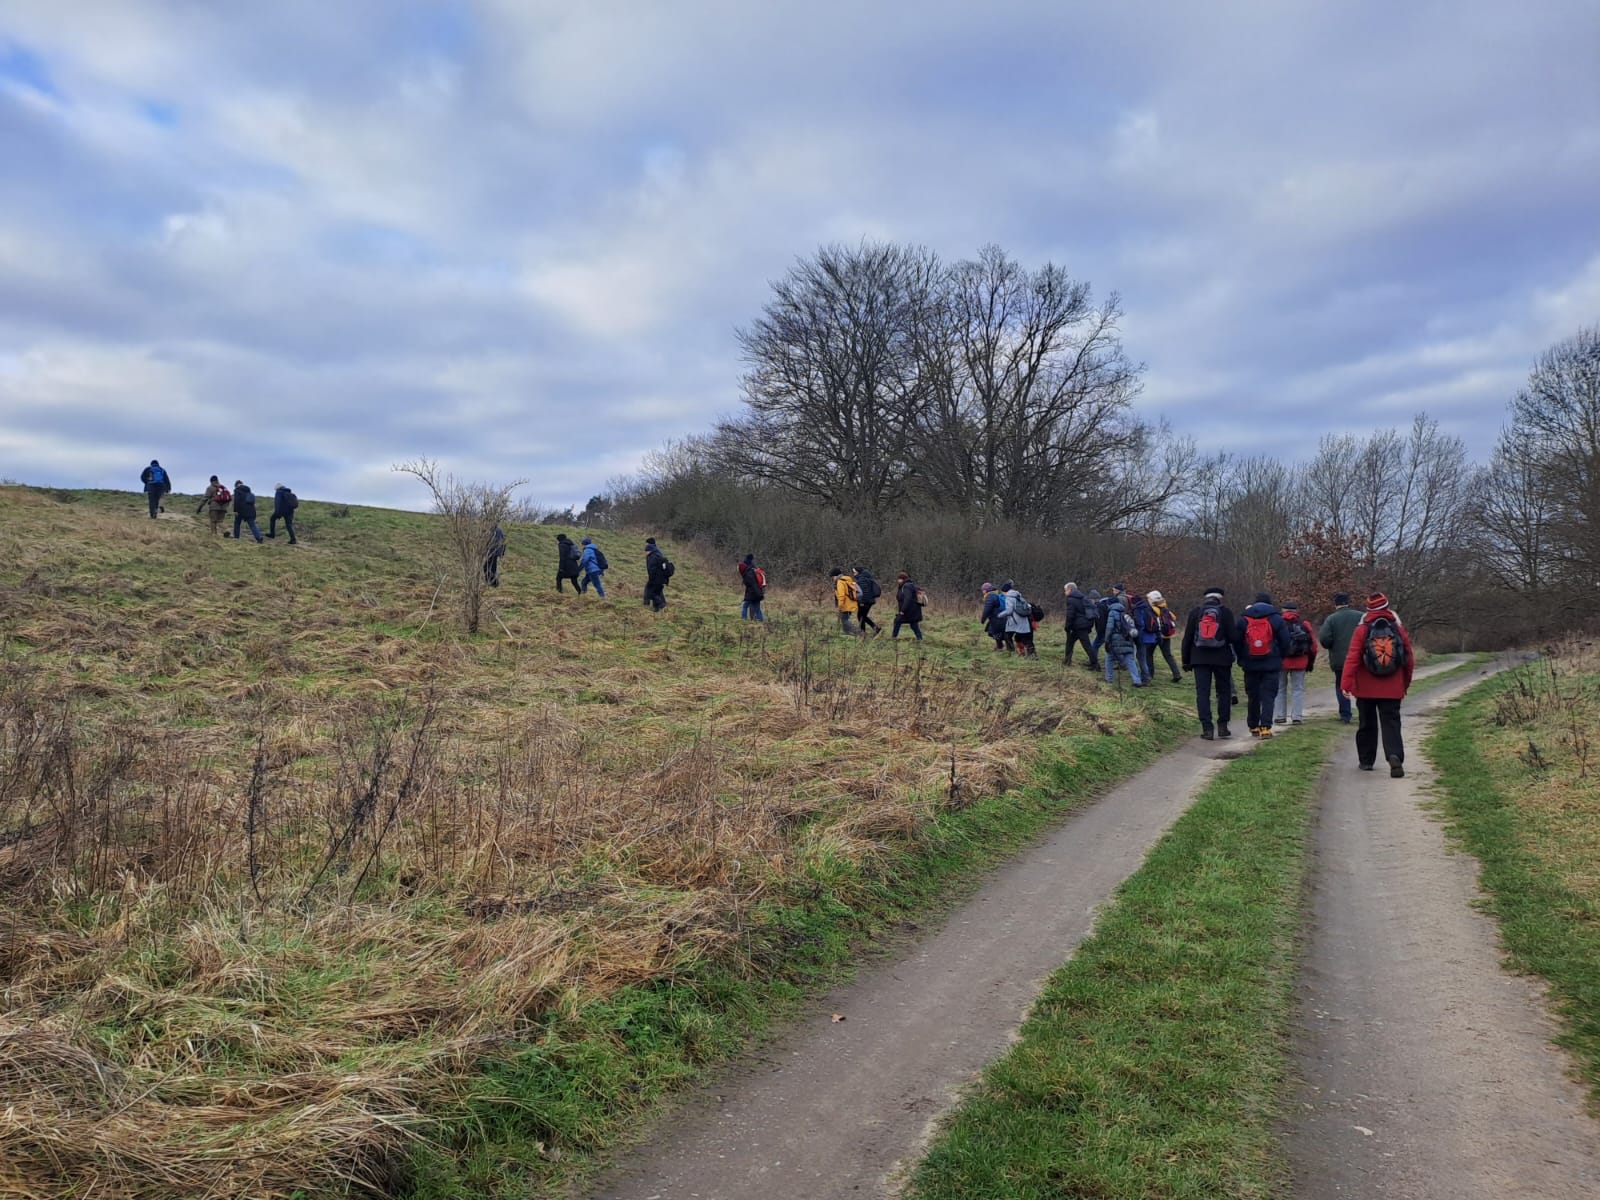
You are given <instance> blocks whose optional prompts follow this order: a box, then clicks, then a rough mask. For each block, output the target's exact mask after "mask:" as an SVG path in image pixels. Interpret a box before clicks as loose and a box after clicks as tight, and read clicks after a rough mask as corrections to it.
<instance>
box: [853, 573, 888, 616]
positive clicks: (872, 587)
mask: <svg viewBox="0 0 1600 1200" xmlns="http://www.w3.org/2000/svg"><path fill="white" fill-rule="evenodd" d="M855 581H856V602H857V603H858V604H861V605H864V606H865V607H867V608H871V607H872V606H873V605H874V604H876V603H877V602H878V597H879V596H881V595H882V594H883V589H882V588H881V587H879V586H878V581H877V580H876V579H874V578H873V576H872V572H871V571H868V570H860V571H857V572H856V573H855Z"/></svg>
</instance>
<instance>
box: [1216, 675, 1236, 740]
mask: <svg viewBox="0 0 1600 1200" xmlns="http://www.w3.org/2000/svg"><path fill="white" fill-rule="evenodd" d="M1211 673H1212V678H1213V683H1214V686H1215V687H1216V689H1217V736H1218V737H1232V736H1233V735H1232V733H1230V732H1229V730H1228V721H1229V719H1230V718H1231V717H1232V716H1233V668H1232V667H1222V668H1221V669H1217V668H1213V669H1212V672H1211Z"/></svg>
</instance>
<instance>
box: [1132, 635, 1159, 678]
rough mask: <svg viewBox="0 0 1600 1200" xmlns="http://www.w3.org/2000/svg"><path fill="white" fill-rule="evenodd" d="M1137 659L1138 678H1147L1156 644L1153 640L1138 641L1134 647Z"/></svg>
mask: <svg viewBox="0 0 1600 1200" xmlns="http://www.w3.org/2000/svg"><path fill="white" fill-rule="evenodd" d="M1134 649H1135V651H1136V653H1137V656H1138V660H1139V678H1141V679H1149V678H1150V675H1151V673H1152V669H1151V666H1150V664H1151V662H1152V661H1153V660H1154V658H1155V653H1156V646H1155V643H1154V642H1143V641H1142V642H1139V643H1138V644H1137V645H1136V646H1135V647H1134Z"/></svg>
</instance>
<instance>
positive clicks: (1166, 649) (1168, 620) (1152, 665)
mask: <svg viewBox="0 0 1600 1200" xmlns="http://www.w3.org/2000/svg"><path fill="white" fill-rule="evenodd" d="M1145 599H1146V600H1148V601H1149V602H1150V610H1151V611H1152V612H1153V613H1155V615H1156V640H1155V641H1154V642H1153V643H1152V644H1151V647H1150V650H1149V651H1147V652H1146V653H1145V671H1144V677H1145V678H1146V679H1152V680H1153V679H1154V678H1155V677H1156V656H1155V653H1154V652H1155V651H1157V650H1159V651H1161V657H1162V658H1164V659H1166V660H1167V669H1168V670H1169V671H1171V672H1172V682H1173V683H1182V682H1183V672H1182V671H1180V670H1179V669H1178V664H1177V663H1176V662H1174V661H1173V660H1172V638H1173V635H1174V634H1176V633H1177V632H1178V616H1177V614H1176V613H1174V612H1173V611H1172V606H1171V605H1169V604H1168V603H1167V598H1166V597H1165V596H1163V595H1162V594H1161V593H1160V592H1158V591H1156V590H1155V589H1154V588H1151V589H1150V592H1149V594H1148V595H1146V596H1145Z"/></svg>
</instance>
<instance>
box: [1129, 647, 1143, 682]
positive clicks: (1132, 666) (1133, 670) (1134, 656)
mask: <svg viewBox="0 0 1600 1200" xmlns="http://www.w3.org/2000/svg"><path fill="white" fill-rule="evenodd" d="M1127 667H1128V677H1129V678H1130V679H1132V680H1133V686H1134V687H1143V686H1144V672H1143V671H1141V670H1139V655H1138V653H1137V652H1130V653H1129V655H1128V661H1127Z"/></svg>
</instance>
